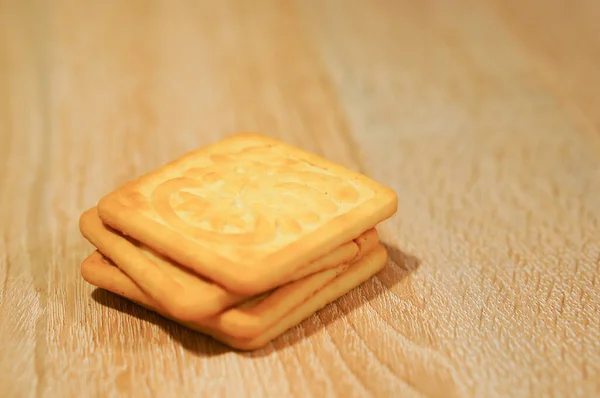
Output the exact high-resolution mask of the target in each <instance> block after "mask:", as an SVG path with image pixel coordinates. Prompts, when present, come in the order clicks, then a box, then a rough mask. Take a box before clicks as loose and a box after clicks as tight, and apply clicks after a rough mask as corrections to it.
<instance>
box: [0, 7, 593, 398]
mask: <svg viewBox="0 0 600 398" xmlns="http://www.w3.org/2000/svg"><path fill="white" fill-rule="evenodd" d="M599 20H600V3H598V2H597V1H595V0H587V1H574V2H568V1H566V0H565V1H556V0H555V1H533V0H532V1H528V2H521V1H517V0H511V1H505V0H494V1H487V2H473V1H467V0H461V1H442V0H439V1H433V0H430V1H409V0H398V1H392V0H387V1H386V0H369V1H366V0H365V1H358V0H326V1H316V0H311V1H300V0H298V1H295V2H294V1H287V0H285V1H276V0H253V1H244V0H238V1H232V0H223V1H216V0H215V1H172V2H166V1H165V2H158V1H141V0H137V1H134V0H125V1H117V0H113V1H96V2H77V1H66V0H58V1H52V2H51V1H47V2H44V1H41V0H40V1H16V0H15V1H3V2H2V3H1V8H0V195H1V196H0V391H1V393H2V394H1V395H2V396H3V397H105V396H106V397H108V396H111V397H113V396H157V397H193V396H194V397H195V396H209V397H215V396H231V397H240V396H271V397H284V396H295V397H307V396H323V397H325V396H348V397H350V396H356V397H362V396H377V397H404V396H406V397H412V396H427V397H495V396H510V397H525V396H535V397H542V396H564V397H590V396H598V395H600V283H599V279H600V276H599V273H600V24H598V21H599ZM239 130H255V131H262V132H264V133H267V134H269V135H272V136H273V137H277V138H280V139H283V140H285V141H287V142H289V143H291V144H295V145H298V146H301V147H303V148H305V149H308V150H311V151H314V152H316V153H318V154H320V155H324V156H326V157H328V158H329V159H332V160H334V161H337V162H340V163H342V164H344V165H346V166H349V167H351V168H353V169H357V170H360V171H362V172H364V173H366V174H367V175H369V176H371V177H373V178H375V179H377V180H379V181H381V182H384V183H386V184H389V185H390V186H392V187H393V188H394V189H396V190H397V192H398V194H399V197H400V207H399V211H398V213H397V215H396V216H395V217H394V218H393V219H391V220H389V222H387V223H385V225H384V226H382V227H381V230H380V232H381V234H382V236H383V238H384V240H385V241H386V242H387V245H388V248H389V250H390V256H391V261H390V263H389V266H388V267H387V268H386V269H385V270H384V271H382V272H381V273H380V274H379V275H378V276H377V277H375V278H374V279H372V280H371V281H369V282H368V283H366V284H365V285H364V286H362V287H361V288H359V289H356V290H354V291H352V292H351V293H349V294H348V295H347V296H345V297H343V298H342V299H340V300H338V301H337V302H335V303H334V304H332V305H329V306H328V307H326V308H325V309H323V310H322V311H320V312H319V313H318V314H317V315H316V316H313V317H311V318H310V319H308V320H307V321H305V322H304V323H303V324H302V325H301V326H300V327H297V328H295V329H293V330H291V331H289V332H288V333H286V334H285V335H284V336H283V337H281V338H280V339H278V340H276V341H274V342H273V343H272V344H271V345H269V346H268V347H266V348H265V349H263V350H259V351H257V352H253V353H247V354H240V353H236V352H232V351H229V350H227V349H225V348H224V347H223V346H220V345H219V344H217V343H214V342H213V341H211V340H209V339H208V338H205V337H203V336H202V335H199V334H196V333H193V332H190V331H188V330H186V329H184V328H182V327H180V326H178V325H176V324H174V323H172V322H169V321H166V320H164V319H162V318H160V317H158V316H156V315H154V314H152V313H150V312H148V311H145V310H142V309H140V308H138V307H136V306H135V305H133V304H130V303H129V302H127V301H125V300H123V299H120V298H118V297H116V296H113V295H110V294H108V293H105V292H103V291H96V290H95V289H94V288H93V287H91V286H90V285H88V284H86V283H85V282H84V281H83V280H82V279H81V277H80V274H79V264H80V262H81V261H82V260H83V258H84V257H85V256H86V255H87V254H89V253H90V252H91V250H92V247H91V245H90V244H89V243H87V242H86V241H85V240H84V239H83V238H82V237H81V235H80V234H79V231H78V227H77V221H78V217H79V215H80V214H81V212H82V211H84V210H85V209H87V208H88V207H90V206H92V205H94V204H95V203H96V201H97V200H98V199H99V198H100V197H101V196H102V195H104V194H105V193H107V192H108V191H110V190H111V189H113V188H115V187H116V186H118V185H119V184H121V183H123V182H125V181H127V180H128V179H131V178H134V177H136V176H138V175H140V174H141V173H144V172H146V171H149V170H151V169H153V168H155V167H157V166H159V165H161V164H163V163H165V162H167V161H169V160H171V159H173V158H175V157H177V156H179V155H181V154H183V153H184V152H187V151H189V150H192V149H194V148H196V147H198V146H201V145H204V144H206V143H209V142H213V141H215V140H217V139H218V138H220V137H224V136H226V135H228V134H231V133H233V132H236V131H239Z"/></svg>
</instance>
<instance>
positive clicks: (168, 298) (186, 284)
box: [79, 207, 379, 321]
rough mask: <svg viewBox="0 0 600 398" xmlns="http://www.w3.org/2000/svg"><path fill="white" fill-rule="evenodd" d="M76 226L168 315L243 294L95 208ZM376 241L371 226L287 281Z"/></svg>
mask: <svg viewBox="0 0 600 398" xmlns="http://www.w3.org/2000/svg"><path fill="white" fill-rule="evenodd" d="M79 225H80V230H81V232H82V234H83V235H84V237H86V239H88V240H89V241H90V243H92V244H93V245H94V246H96V248H97V249H98V250H99V251H100V253H102V254H103V255H104V256H106V257H107V258H109V259H111V260H112V262H114V263H115V264H116V265H117V266H118V267H119V268H120V269H121V270H123V271H124V272H125V273H126V274H127V275H128V277H130V278H131V279H132V280H133V281H134V282H135V283H136V284H137V285H138V286H139V287H140V288H141V289H142V290H143V291H144V292H145V293H146V294H147V295H148V296H149V297H151V298H152V300H154V302H156V303H157V305H159V306H160V307H161V308H162V309H163V311H165V312H167V313H168V314H170V316H171V317H174V318H177V319H178V320H181V321H185V320H198V319H203V318H206V317H208V316H211V315H215V314H217V313H219V312H221V311H223V310H224V309H226V308H228V307H231V306H232V305H234V304H237V303H240V302H241V301H243V300H245V299H247V298H249V296H247V295H243V294H238V293H233V292H229V291H227V290H225V289H224V288H223V287H222V286H220V285H218V284H216V283H214V282H212V281H210V280H208V279H206V278H203V277H202V276H200V275H197V274H195V273H193V272H192V271H190V270H189V269H187V268H185V267H181V266H180V265H179V264H177V263H175V262H173V261H172V260H170V259H169V258H166V257H164V256H162V255H160V254H158V253H156V252H154V251H153V250H151V249H149V248H148V247H145V246H144V245H143V244H140V243H139V242H137V241H135V240H133V239H131V238H127V237H124V236H122V235H121V234H119V233H118V232H117V231H115V230H112V229H111V228H110V227H108V226H106V225H105V224H103V223H102V221H101V220H100V218H99V217H98V213H97V210H96V208H95V207H94V208H91V209H89V210H87V211H86V212H84V213H83V214H82V215H81V217H80V221H79ZM378 243H379V236H378V234H377V231H376V230H375V229H371V230H369V231H367V232H365V233H364V234H362V235H361V236H359V237H358V238H357V239H355V240H354V241H350V242H348V243H345V244H344V245H342V246H340V247H338V248H337V249H335V250H334V251H333V252H331V253H329V254H327V255H325V256H323V257H321V258H319V259H317V260H316V261H313V262H312V263H310V264H307V265H305V266H303V267H301V268H299V269H298V270H296V271H295V273H294V274H293V275H292V276H291V277H290V278H289V281H293V280H297V279H300V278H303V277H304V276H307V275H310V274H313V273H316V272H319V271H323V270H326V269H330V268H334V267H336V266H339V265H342V264H345V263H348V262H350V261H353V260H354V259H356V258H358V257H359V256H362V254H363V253H364V252H366V251H369V250H371V249H372V248H374V247H375V246H376V245H377V244H378ZM289 281H284V282H289Z"/></svg>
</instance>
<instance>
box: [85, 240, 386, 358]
mask: <svg viewBox="0 0 600 398" xmlns="http://www.w3.org/2000/svg"><path fill="white" fill-rule="evenodd" d="M386 260H387V252H386V250H385V248H384V247H383V246H382V245H378V246H377V247H376V248H374V249H373V250H370V251H369V252H367V253H365V256H364V257H363V258H362V259H360V260H357V261H355V262H353V263H352V264H350V265H349V266H341V267H338V268H336V269H330V270H326V271H322V272H321V273H317V274H313V275H310V276H308V277H306V278H304V279H301V280H299V281H295V282H292V283H290V285H299V284H301V283H302V282H305V281H306V280H308V281H310V284H311V286H312V288H311V291H307V292H306V295H305V297H304V299H303V300H301V301H299V302H297V305H295V306H288V307H287V308H286V309H287V310H288V311H287V312H284V311H280V314H278V315H279V316H277V317H276V316H273V315H270V314H269V312H268V310H267V311H265V308H267V307H268V306H264V305H263V307H262V308H263V314H262V315H263V316H264V317H268V316H272V317H273V318H274V320H273V322H271V323H270V325H269V327H268V328H265V329H260V330H254V332H253V333H248V334H247V335H246V337H238V336H239V333H236V334H230V333H228V331H227V330H225V329H220V328H219V327H218V325H216V324H214V323H213V322H207V321H206V320H204V321H197V322H190V321H187V322H182V321H179V320H177V319H174V318H172V317H171V316H170V315H169V314H168V313H166V312H164V310H162V309H161V307H160V306H159V305H158V304H157V303H156V302H154V301H153V300H152V298H151V297H149V296H148V295H147V294H146V293H145V292H144V291H143V290H142V289H141V288H140V287H139V286H138V285H137V284H135V283H134V282H133V281H132V280H131V279H130V278H129V277H128V276H127V275H126V274H125V273H124V272H123V271H121V270H120V269H119V268H118V267H117V266H115V265H114V264H113V263H112V262H111V261H110V260H109V259H107V258H106V257H104V256H103V255H102V254H101V253H100V252H99V251H94V252H93V253H92V254H91V255H90V256H89V257H88V258H86V259H85V260H84V261H83V263H82V264H81V273H82V275H83V277H84V279H85V280H86V281H88V282H89V283H90V284H92V285H94V286H97V287H99V288H101V289H105V290H108V291H111V292H113V293H115V294H118V295H120V296H123V297H125V298H127V299H129V300H131V301H133V302H135V303H137V304H139V305H141V306H143V307H145V308H147V309H149V310H151V311H154V312H156V313H158V314H161V315H163V316H164V317H166V318H170V319H173V320H174V321H176V322H179V323H181V324H182V325H185V326H187V327H189V328H191V329H194V330H197V331H200V332H202V333H205V334H208V335H211V336H213V337H214V338H215V339H217V340H220V341H221V342H223V343H225V344H227V345H229V346H231V347H233V348H237V349H241V350H253V349H257V348H260V347H262V346H264V345H266V344H267V343H269V342H270V341H271V340H273V339H275V338H277V337H278V336H280V335H281V334H283V333H284V332H286V331H287V330H288V329H290V328H293V327H294V326H296V325H298V324H299V323H301V322H302V321H303V320H304V319H306V318H308V317H310V316H311V315H312V314H314V313H315V312H316V311H318V310H320V309H321V308H323V307H325V306H326V305H327V304H329V303H331V302H332V301H334V300H336V299H338V298H339V297H341V296H343V295H344V294H346V293H347V292H349V291H350V290H352V289H354V288H355V287H357V286H359V285H360V284H362V283H363V282H365V281H366V280H368V279H369V278H371V277H372V276H373V275H375V274H377V273H378V272H379V271H380V270H381V269H383V268H384V267H385V264H386ZM324 275H326V276H324ZM282 288H283V287H280V288H279V289H277V290H275V291H274V292H273V293H270V294H264V295H260V296H258V297H255V298H252V299H250V300H248V301H246V302H244V303H243V304H241V305H240V306H238V307H236V309H239V308H258V307H259V306H260V305H261V304H262V303H264V302H266V301H267V300H268V299H269V297H275V296H276V294H277V291H278V290H280V289H282ZM285 297H288V296H287V295H283V297H280V298H279V300H285ZM229 311H231V310H229ZM225 313H227V312H225Z"/></svg>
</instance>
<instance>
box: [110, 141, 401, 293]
mask: <svg viewBox="0 0 600 398" xmlns="http://www.w3.org/2000/svg"><path fill="white" fill-rule="evenodd" d="M397 201H398V200H397V195H396V193H395V192H394V191H393V190H391V189H390V188H388V187H386V186H384V185H382V184H380V183H378V182H375V181H373V180H371V179H369V178H367V177H366V176H364V175H361V174H359V173H356V172H353V171H351V170H348V169H346V168H344V167H341V166H339V165H336V164H334V163H332V162H330V161H328V160H326V159H323V158H321V157H318V156H316V155H314V154H311V153H308V152H306V151H303V150H301V149H299V148H295V147H293V146H291V145H288V144H285V143H283V142H280V141H277V140H274V139H271V138H268V137H266V136H263V135H259V134H237V135H235V136H232V137H229V138H227V139H224V140H222V141H219V142H216V143H213V144H210V145H207V146H205V147H202V148H200V149H198V150H196V151H194V152H191V153H189V154H187V155H185V156H183V157H181V158H179V159H177V160H175V161H173V162H171V163H169V164H167V165H165V166H163V167H161V168H159V169H157V170H155V171H153V172H150V173H148V174H146V175H144V176H142V177H140V178H138V179H136V180H134V181H131V182H129V183H127V184H125V185H124V186H122V187H120V188H118V189H117V190H115V191H114V192H112V193H110V194H109V195H107V196H105V197H104V198H102V199H101V200H100V202H99V203H98V214H99V216H100V218H101V219H102V220H103V221H104V222H105V223H106V224H107V225H109V226H111V227H113V228H115V229H117V230H119V231H121V232H122V233H123V234H125V235H129V236H131V237H133V238H134V239H137V240H139V241H140V242H142V243H144V244H146V245H147V246H149V247H151V248H152V249H154V250H155V251H157V252H159V253H162V254H163V255H165V256H167V257H170V258H171V259H173V260H175V261H176V262H178V263H179V264H181V265H183V266H185V267H189V268H190V269H192V270H194V271H195V272H197V273H199V274H201V275H204V276H206V277H207V278H210V279H212V280H214V281H216V282H218V283H219V284H221V285H223V286H224V287H225V288H227V289H229V290H231V291H234V292H240V293H244V294H256V293H258V292H264V291H266V290H269V289H271V288H273V287H275V286H277V285H278V284H279V283H278V282H279V281H281V280H282V279H285V277H286V276H289V275H290V274H291V273H293V272H294V271H295V270H296V269H297V268H298V267H300V266H302V265H304V264H306V263H307V262H310V261H312V260H314V259H316V258H318V257H321V256H323V255H325V254H327V253H328V252H330V251H331V250H333V249H335V248H337V247H339V246H341V245H342V244H344V243H346V242H348V241H350V240H352V239H354V238H356V237H358V236H359V235H360V234H361V233H363V232H364V231H366V230H367V229H370V228H373V227H374V226H375V225H377V224H378V223H379V222H381V221H383V220H385V219H387V218H389V217H390V216H391V215H393V214H394V213H395V212H396V209H397Z"/></svg>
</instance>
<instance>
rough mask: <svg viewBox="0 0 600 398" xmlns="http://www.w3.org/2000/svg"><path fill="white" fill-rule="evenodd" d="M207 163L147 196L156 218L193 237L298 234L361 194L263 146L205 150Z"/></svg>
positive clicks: (250, 240) (247, 239)
mask: <svg viewBox="0 0 600 398" xmlns="http://www.w3.org/2000/svg"><path fill="white" fill-rule="evenodd" d="M210 163H211V164H209V165H208V166H206V167H196V168H190V169H188V170H187V171H186V172H185V173H184V175H183V176H182V177H180V178H175V179H171V180H168V181H165V182H163V183H162V184H160V185H159V186H158V187H156V189H155V190H154V192H153V193H152V196H151V202H152V205H153V208H154V209H155V210H156V211H157V212H158V213H159V215H160V216H161V218H162V219H163V220H164V221H165V222H166V223H168V224H169V225H171V226H172V227H173V228H177V229H179V230H180V231H182V232H185V233H187V234H189V235H191V236H193V237H195V238H199V239H207V240H210V241H213V242H216V243H229V244H245V245H251V244H261V243H266V242H269V241H270V240H272V239H274V238H275V237H276V236H277V233H278V231H279V233H281V234H284V235H295V234H299V233H301V232H302V230H303V226H308V225H317V224H318V223H319V222H322V219H323V217H326V216H332V215H335V214H336V213H337V212H338V211H339V206H340V205H341V204H351V203H355V202H357V201H358V200H359V199H360V195H359V192H358V191H357V189H356V188H355V187H354V186H353V185H352V184H350V183H349V182H347V181H345V180H344V179H342V178H339V177H336V176H334V175H331V174H329V173H328V172H327V171H326V170H321V169H318V168H317V167H315V166H312V165H310V164H308V163H306V162H304V161H302V160H297V159H290V158H289V157H288V156H285V155H284V154H282V153H280V152H279V151H278V150H277V148H273V147H270V146H268V145H263V146H253V147H248V148H244V149H242V150H240V151H238V152H230V153H218V154H216V153H215V154H212V155H210Z"/></svg>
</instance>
